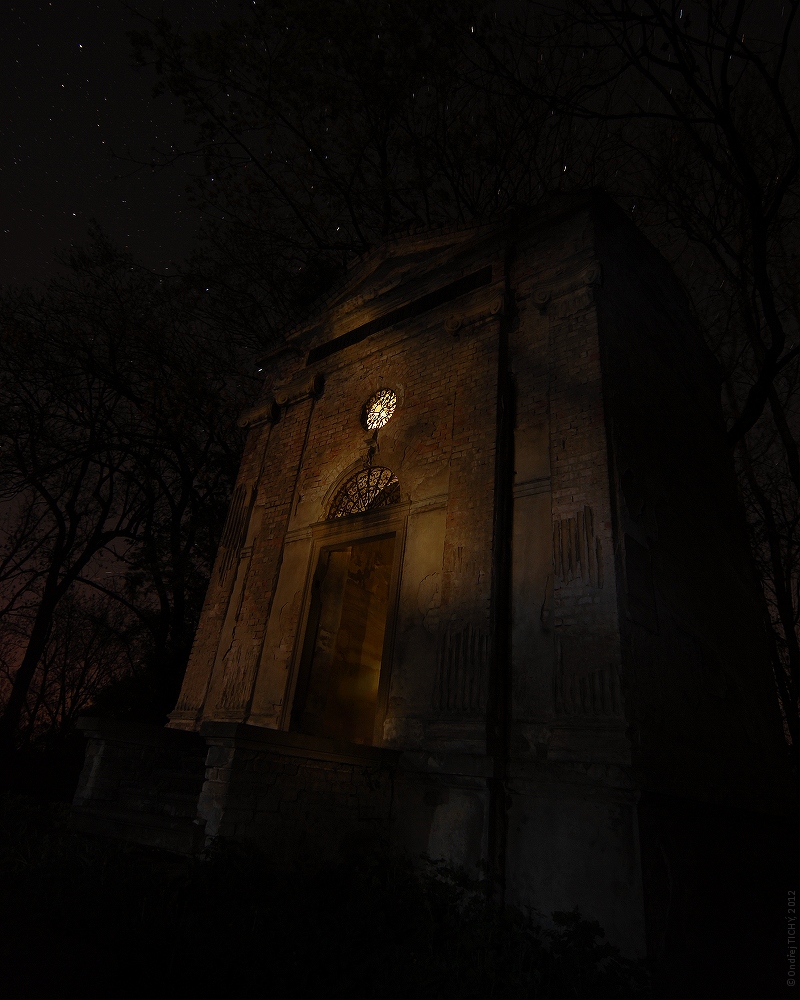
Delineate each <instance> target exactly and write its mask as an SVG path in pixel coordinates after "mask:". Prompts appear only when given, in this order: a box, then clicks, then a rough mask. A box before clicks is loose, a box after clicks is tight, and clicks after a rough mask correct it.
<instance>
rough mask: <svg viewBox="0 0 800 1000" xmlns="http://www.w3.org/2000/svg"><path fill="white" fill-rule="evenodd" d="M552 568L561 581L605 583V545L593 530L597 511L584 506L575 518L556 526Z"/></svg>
mask: <svg viewBox="0 0 800 1000" xmlns="http://www.w3.org/2000/svg"><path fill="white" fill-rule="evenodd" d="M553 567H554V570H555V575H556V579H557V580H560V581H561V582H562V583H571V582H572V581H573V580H583V582H584V583H587V584H590V585H591V586H593V587H598V588H602V586H603V545H602V542H601V540H600V539H599V538H596V537H595V533H594V513H593V511H592V508H591V507H584V508H583V510H582V511H578V513H577V514H575V515H574V516H573V517H567V518H561V519H560V520H557V521H556V522H555V523H554V525H553Z"/></svg>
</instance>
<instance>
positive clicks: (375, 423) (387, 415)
mask: <svg viewBox="0 0 800 1000" xmlns="http://www.w3.org/2000/svg"><path fill="white" fill-rule="evenodd" d="M396 406H397V394H396V393H394V392H392V390H391V389H378V391H377V392H376V393H375V395H374V396H370V397H369V399H368V400H367V402H366V403H365V405H364V426H365V427H366V428H367V430H368V431H378V430H380V429H381V427H385V426H386V424H388V423H389V421H390V420H391V419H392V414H393V413H394V410H395V407H396Z"/></svg>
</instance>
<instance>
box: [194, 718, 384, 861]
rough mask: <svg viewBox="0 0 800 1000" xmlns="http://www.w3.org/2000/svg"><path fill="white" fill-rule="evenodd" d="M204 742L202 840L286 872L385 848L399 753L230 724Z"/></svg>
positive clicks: (207, 732) (206, 728)
mask: <svg viewBox="0 0 800 1000" xmlns="http://www.w3.org/2000/svg"><path fill="white" fill-rule="evenodd" d="M202 735H203V737H204V739H205V742H206V744H207V746H208V756H207V759H206V780H205V783H204V785H203V790H202V794H201V795H200V798H199V801H198V804H197V810H198V815H199V816H200V818H201V819H202V820H204V821H205V830H206V837H207V838H213V837H218V836H219V837H226V838H229V839H235V840H239V841H250V842H252V843H254V844H257V845H258V846H259V848H261V849H262V850H264V851H265V852H266V853H267V854H268V855H269V856H270V857H271V858H272V859H273V861H274V862H275V863H276V864H278V865H284V866H287V865H288V866H289V867H292V866H297V865H326V864H335V863H337V862H341V861H343V860H351V859H352V858H353V857H356V856H359V855H363V854H365V853H369V852H375V851H380V850H386V848H387V847H388V843H389V837H390V822H391V812H392V793H393V783H394V770H395V766H396V764H397V759H398V757H399V754H398V753H396V752H394V751H391V750H385V749H382V748H378V747H357V746H353V745H351V744H338V745H337V743H336V741H333V740H329V739H322V738H315V737H309V736H300V735H297V734H292V733H285V732H276V731H274V730H270V729H264V728H261V727H256V726H245V725H236V724H234V723H223V722H208V723H205V724H204V725H203V728H202Z"/></svg>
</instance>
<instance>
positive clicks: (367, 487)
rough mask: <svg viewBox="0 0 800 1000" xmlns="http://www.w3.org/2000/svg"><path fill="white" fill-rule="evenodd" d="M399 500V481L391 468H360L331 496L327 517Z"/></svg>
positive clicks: (330, 517) (361, 510) (370, 508)
mask: <svg viewBox="0 0 800 1000" xmlns="http://www.w3.org/2000/svg"><path fill="white" fill-rule="evenodd" d="M399 502H400V483H399V482H398V481H397V476H395V474H394V473H393V472H392V470H391V469H385V468H382V467H381V466H376V467H375V468H372V467H370V468H368V469H362V471H361V472H357V473H356V474H355V475H354V476H351V478H350V479H348V480H347V482H345V483H344V484H343V485H342V487H341V488H340V489H339V492H338V493H337V494H336V496H335V497H334V498H333V503H332V504H331V508H330V513H329V514H328V519H329V520H333V519H334V518H337V517H347V515H348V514H360V513H362V512H363V511H366V510H375V509H376V508H377V507H388V506H389V504H393V503H399Z"/></svg>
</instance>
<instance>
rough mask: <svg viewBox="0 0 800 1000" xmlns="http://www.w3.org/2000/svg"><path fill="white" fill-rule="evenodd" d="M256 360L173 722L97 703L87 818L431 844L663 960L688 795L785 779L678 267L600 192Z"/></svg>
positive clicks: (761, 805) (253, 834)
mask: <svg viewBox="0 0 800 1000" xmlns="http://www.w3.org/2000/svg"><path fill="white" fill-rule="evenodd" d="M263 371H264V377H265V382H264V392H263V397H262V399H261V400H259V401H258V402H257V404H256V405H255V406H254V407H253V409H252V410H250V411H249V412H248V413H246V414H245V415H244V416H243V418H242V420H243V423H244V424H246V426H247V428H248V432H247V440H246V445H245V450H244V455H243V457H242V464H241V468H240V471H239V476H238V480H237V482H236V486H235V489H234V492H233V498H232V502H231V507H230V512H229V514H228V519H227V523H226V525H225V528H224V531H223V534H222V541H221V544H220V548H219V553H218V556H217V559H216V564H215V566H214V569H213V575H212V578H211V582H210V585H209V588H208V594H207V597H206V601H205V606H204V609H203V613H202V618H201V621H200V625H199V628H198V631H197V636H196V640H195V643H194V648H193V651H192V655H191V659H190V662H189V666H188V670H187V672H186V677H185V680H184V683H183V689H182V691H181V694H180V698H179V700H178V703H177V706H176V708H175V710H174V712H173V713H172V715H171V719H170V723H169V728H168V729H166V730H157V729H153V730H145V727H139V726H132V725H130V726H127V727H126V726H124V725H122V724H121V723H111V722H103V721H101V720H86V721H85V722H84V723H83V725H84V728H85V730H86V734H87V736H88V737H89V749H88V753H87V759H86V765H85V768H84V773H83V776H82V780H81V785H80V787H79V789H78V793H77V795H76V799H75V806H74V809H73V817H74V818H73V822H74V823H75V824H76V825H77V826H79V827H82V828H84V829H93V830H105V831H108V832H113V831H114V830H116V832H118V833H120V834H121V835H124V836H127V837H129V838H131V839H136V840H140V841H143V842H149V843H153V844H161V845H163V846H168V847H172V848H173V849H175V850H185V851H190V850H199V849H202V845H203V844H204V843H205V842H207V841H208V840H209V838H214V837H217V836H222V837H229V838H236V839H246V840H250V841H255V842H257V843H260V844H262V845H263V846H264V847H265V849H267V850H269V851H270V852H271V853H272V855H273V856H274V857H275V858H278V859H284V860H285V861H286V863H287V864H303V863H304V859H313V860H314V861H315V862H319V860H320V859H324V858H331V859H335V858H337V857H342V856H352V855H353V854H358V853H360V852H364V851H367V850H371V849H373V848H376V847H380V846H383V847H387V846H388V848H389V849H392V850H397V851H403V852H406V853H408V854H411V855H412V856H416V855H419V854H427V855H429V856H430V857H432V858H444V859H445V860H447V861H448V862H449V863H451V864H453V865H458V866H464V867H465V868H466V869H467V870H468V871H470V872H472V873H473V874H475V875H476V876H477V875H478V874H481V873H487V877H490V878H493V879H494V880H495V881H496V883H497V885H498V891H499V892H501V893H503V894H504V898H505V900H506V901H507V902H508V903H512V904H515V905H517V906H520V907H523V908H530V909H532V910H534V911H536V912H538V913H541V914H543V915H547V914H550V913H551V912H552V911H554V910H569V909H572V908H573V907H575V906H578V907H579V908H580V909H581V912H582V913H583V914H584V915H586V916H588V917H591V918H594V919H597V920H599V921H600V923H601V925H602V926H603V927H604V928H605V930H606V933H607V935H608V937H609V938H610V939H611V940H612V941H614V942H616V943H619V944H621V945H623V947H624V948H625V949H626V950H627V951H628V952H630V953H642V952H643V951H644V948H645V926H646V920H645V914H646V913H647V927H648V933H649V934H650V936H651V939H653V936H654V935H655V936H657V935H658V933H660V930H659V928H660V927H661V923H660V921H661V922H662V923H663V920H664V919H666V918H664V917H663V913H662V909H663V906H662V903H663V898H664V890H663V886H662V882H663V880H664V879H665V878H666V877H667V876H666V875H665V874H664V864H665V863H666V864H669V865H671V866H672V868H671V869H670V875H669V878H671V879H672V878H676V877H677V876H676V875H675V872H676V871H678V870H679V869H680V860H679V858H680V857H681V856H683V854H685V850H686V844H687V843H691V842H692V839H693V838H695V839H696V831H694V828H693V827H692V823H694V822H697V817H698V816H700V815H701V814H702V815H707V814H713V813H714V810H716V809H724V810H729V811H730V810H739V811H743V812H745V813H747V814H758V815H764V816H767V815H777V814H780V813H781V812H782V811H785V810H786V808H787V805H786V803H787V801H788V799H787V795H788V792H787V789H788V788H789V787H790V785H791V779H790V776H789V772H788V764H787V757H786V749H785V745H784V742H783V735H782V730H781V725H780V720H779V718H778V710H777V703H776V696H775V690H774V681H773V679H772V676H771V672H770V667H769V660H768V655H767V648H766V641H765V632H764V626H763V616H762V606H761V597H760V594H759V584H758V581H757V578H756V576H755V573H754V570H753V566H752V563H751V556H750V553H749V548H748V540H747V535H746V528H745V521H744V516H743V512H742V508H741V504H740V501H739V497H738V494H737V486H736V480H735V476H734V469H733V464H732V459H731V455H730V451H729V449H728V448H727V446H726V442H725V425H724V421H723V416H722V411H721V406H720V372H719V370H718V368H717V365H716V362H715V361H714V359H713V357H712V355H711V354H710V352H709V351H708V349H707V348H706V346H705V344H704V341H703V338H702V336H701V334H700V332H699V331H698V329H697V327H696V325H695V323H694V321H693V319H692V315H691V312H690V308H689V304H688V301H687V298H686V296H685V294H684V292H683V290H682V289H681V287H680V286H679V284H678V282H677V281H676V279H675V277H674V276H673V274H672V272H671V270H670V268H669V266H668V265H667V264H666V262H665V261H664V260H663V258H661V257H660V256H659V254H658V253H657V252H656V251H655V250H654V249H653V247H652V246H650V245H649V244H648V243H647V242H646V241H645V240H644V238H643V237H642V236H641V235H640V234H639V233H638V231H637V230H636V229H635V227H634V226H633V225H632V224H631V223H630V222H629V221H628V219H627V218H626V217H625V216H624V215H623V213H622V212H621V211H620V210H619V209H618V208H617V207H616V206H615V205H613V204H612V203H611V202H610V201H609V200H608V199H605V198H603V197H602V196H599V195H598V196H594V195H592V196H587V197H584V198H581V199H578V200H572V201H569V202H564V203H558V204H554V205H550V206H549V207H548V208H547V209H546V210H541V211H536V212H533V211H532V212H530V213H528V214H525V213H520V214H518V215H515V216H509V217H507V218H506V219H504V220H503V221H501V222H495V223H490V224H487V225H472V226H464V227H458V226H454V227H451V228H439V229H433V230H426V231H422V232H418V233H414V234H410V235H407V236H403V237H401V238H395V239H391V240H387V241H386V242H385V243H383V244H382V245H381V246H379V247H378V248H377V249H376V250H375V251H374V252H372V253H370V254H369V255H367V256H365V257H364V258H363V259H361V260H360V261H359V262H358V263H357V264H356V265H354V266H353V267H352V268H351V270H350V271H349V273H348V275H347V276H346V278H345V280H344V281H343V282H342V283H341V284H340V285H339V286H338V287H337V288H336V290H335V291H334V292H333V294H331V295H330V296H329V298H328V299H327V301H325V302H324V303H321V304H318V306H317V308H316V309H315V310H314V311H313V313H312V314H311V315H310V316H309V318H308V319H307V320H305V321H304V322H302V323H300V324H298V325H297V326H296V327H295V328H294V329H293V330H292V331H291V332H290V333H289V334H288V336H287V337H286V339H285V342H284V343H283V344H282V346H281V347H280V348H279V349H277V350H276V351H275V352H274V353H272V354H271V355H270V356H269V357H268V358H266V359H265V360H264V362H263ZM693 831H694V832H693ZM670 851H672V852H673V854H674V857H673V855H671V854H670ZM682 852H683V853H682ZM665 857H666V858H667V859H668V860H667V862H665V861H664V860H663V859H664V858H665ZM672 891H673V889H670V892H672ZM675 891H678V890H675ZM659 907H662V909H659Z"/></svg>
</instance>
